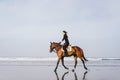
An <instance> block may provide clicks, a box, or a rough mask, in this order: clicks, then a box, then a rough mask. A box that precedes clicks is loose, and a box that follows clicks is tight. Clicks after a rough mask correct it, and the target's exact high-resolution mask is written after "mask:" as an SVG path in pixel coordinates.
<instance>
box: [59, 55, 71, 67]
mask: <svg viewBox="0 0 120 80" xmlns="http://www.w3.org/2000/svg"><path fill="white" fill-rule="evenodd" d="M61 60H62V65H63V66H64V68H65V69H69V68H67V67H66V66H65V65H64V57H62V58H61Z"/></svg>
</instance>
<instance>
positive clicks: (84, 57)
mask: <svg viewBox="0 0 120 80" xmlns="http://www.w3.org/2000/svg"><path fill="white" fill-rule="evenodd" d="M82 57H83V59H84V60H85V61H88V60H87V59H86V58H85V56H84V52H83V54H82Z"/></svg>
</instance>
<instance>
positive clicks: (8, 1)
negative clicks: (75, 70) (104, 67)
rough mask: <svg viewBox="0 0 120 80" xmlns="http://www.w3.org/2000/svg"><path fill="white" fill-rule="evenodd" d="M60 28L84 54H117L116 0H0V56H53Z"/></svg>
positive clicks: (119, 7) (119, 0) (119, 15)
mask: <svg viewBox="0 0 120 80" xmlns="http://www.w3.org/2000/svg"><path fill="white" fill-rule="evenodd" d="M62 30H66V31H67V32H68V36H69V40H70V43H71V44H72V45H78V46H80V47H81V48H82V49H83V50H84V53H85V56H86V57H120V0H0V57H55V56H56V55H55V53H51V54H50V53H49V45H50V44H49V42H50V41H54V42H59V41H61V39H62V33H61V32H62Z"/></svg>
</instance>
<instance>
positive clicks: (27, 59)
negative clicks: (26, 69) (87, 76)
mask: <svg viewBox="0 0 120 80" xmlns="http://www.w3.org/2000/svg"><path fill="white" fill-rule="evenodd" d="M64 59H65V60H66V61H72V60H74V59H73V58H67V57H66V58H64ZM87 59H88V61H102V60H120V58H87ZM56 60H57V58H52V57H50V58H30V57H27V58H26V57H19V58H0V61H56Z"/></svg>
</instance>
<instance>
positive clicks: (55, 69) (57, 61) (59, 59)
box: [54, 58, 60, 72]
mask: <svg viewBox="0 0 120 80" xmlns="http://www.w3.org/2000/svg"><path fill="white" fill-rule="evenodd" d="M59 62H60V58H58V61H57V65H56V67H55V70H54V71H55V72H56V70H57V68H58V65H59Z"/></svg>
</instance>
